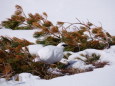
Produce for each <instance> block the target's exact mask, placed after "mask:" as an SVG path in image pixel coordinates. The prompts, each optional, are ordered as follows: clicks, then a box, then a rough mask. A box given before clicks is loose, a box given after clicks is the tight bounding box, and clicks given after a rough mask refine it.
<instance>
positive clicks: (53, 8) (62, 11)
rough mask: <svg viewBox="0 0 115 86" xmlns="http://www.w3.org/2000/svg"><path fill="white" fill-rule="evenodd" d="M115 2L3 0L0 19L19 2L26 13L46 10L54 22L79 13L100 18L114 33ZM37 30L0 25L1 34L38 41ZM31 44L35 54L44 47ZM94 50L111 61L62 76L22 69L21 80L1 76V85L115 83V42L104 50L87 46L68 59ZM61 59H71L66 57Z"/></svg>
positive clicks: (102, 85) (91, 85)
mask: <svg viewBox="0 0 115 86" xmlns="http://www.w3.org/2000/svg"><path fill="white" fill-rule="evenodd" d="M114 3H115V0H86V1H84V0H47V1H46V0H22V1H20V0H1V1H0V10H1V11H2V12H1V13H0V21H2V20H5V19H6V18H8V17H10V16H11V15H12V13H13V12H14V6H15V5H16V4H19V5H21V6H22V7H23V8H24V11H25V13H26V14H27V13H29V12H32V13H36V12H39V13H42V12H44V11H45V12H47V14H48V15H49V20H51V21H53V22H56V21H60V20H61V21H67V22H68V21H69V22H76V20H75V18H76V17H77V18H79V19H80V20H83V21H85V20H86V19H88V20H89V21H91V22H94V23H96V25H97V24H99V21H100V22H101V23H102V25H103V27H104V29H105V30H107V31H109V32H110V33H111V34H112V35H115V31H114V28H115V25H114V24H115V16H114V15H115V11H114V8H115V5H114ZM35 31H36V30H10V29H0V35H3V36H10V37H14V36H15V37H18V38H22V39H26V40H28V41H31V42H34V43H35V41H36V39H35V38H33V33H34V32H35ZM28 48H29V51H30V53H31V54H36V53H37V52H36V51H38V50H39V49H41V48H42V45H30V46H28ZM94 52H95V53H96V54H99V55H101V58H100V60H101V61H109V64H110V65H107V66H105V67H104V68H99V69H95V70H94V71H92V72H86V73H80V74H74V75H69V76H63V77H58V78H54V79H51V80H43V79H40V78H39V77H37V76H33V75H31V74H29V73H22V74H19V76H20V77H19V81H14V80H10V81H6V80H5V79H3V78H1V79H0V86H115V73H114V71H115V46H112V47H111V48H110V49H105V50H93V49H87V50H84V51H81V52H78V53H71V54H72V55H70V57H69V62H72V61H73V60H75V59H76V57H80V58H81V59H83V60H85V58H83V57H82V56H80V54H81V53H82V54H86V53H88V54H92V53H94ZM61 61H62V62H65V63H67V62H68V61H67V60H65V59H62V60H61ZM77 61H78V60H77ZM80 64H81V65H80ZM83 65H85V64H84V63H82V61H81V63H80V61H79V62H78V63H76V62H75V64H73V65H72V66H73V67H78V66H79V67H84V66H83ZM54 72H55V70H54Z"/></svg>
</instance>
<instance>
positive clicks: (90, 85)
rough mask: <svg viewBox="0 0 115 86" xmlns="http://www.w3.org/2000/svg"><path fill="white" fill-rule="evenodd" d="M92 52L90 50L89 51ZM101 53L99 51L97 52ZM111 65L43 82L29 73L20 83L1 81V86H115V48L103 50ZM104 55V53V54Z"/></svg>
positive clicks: (22, 75)
mask: <svg viewBox="0 0 115 86" xmlns="http://www.w3.org/2000/svg"><path fill="white" fill-rule="evenodd" d="M89 51H90V50H89ZM96 51H97V52H99V51H98V50H96ZM102 52H104V53H105V54H104V55H105V56H106V57H105V58H104V57H103V58H104V59H103V60H108V61H110V65H107V66H105V67H104V68H99V69H95V70H94V71H92V72H86V73H80V74H75V75H70V76H63V77H58V78H54V79H51V80H42V79H40V78H39V77H37V76H32V75H31V74H28V73H22V74H20V76H21V78H20V79H19V80H20V81H19V82H16V81H7V82H6V81H4V80H3V79H1V80H0V83H1V84H0V86H114V85H115V73H114V71H115V58H114V57H115V46H112V47H111V48H110V49H108V50H103V51H102ZM100 54H101V53H100ZM102 55H103V53H102Z"/></svg>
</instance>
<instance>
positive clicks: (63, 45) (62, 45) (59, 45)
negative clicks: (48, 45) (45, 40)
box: [57, 42, 68, 49]
mask: <svg viewBox="0 0 115 86" xmlns="http://www.w3.org/2000/svg"><path fill="white" fill-rule="evenodd" d="M66 46H68V45H67V44H66V43H64V42H61V43H59V44H58V45H57V47H60V48H63V49H64V48H65V47H66Z"/></svg>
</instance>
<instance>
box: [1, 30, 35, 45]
mask: <svg viewBox="0 0 115 86" xmlns="http://www.w3.org/2000/svg"><path fill="white" fill-rule="evenodd" d="M34 32H36V30H11V29H0V36H2V35H3V36H8V37H17V38H21V39H26V40H28V41H30V42H33V43H35V41H36V39H35V38H33V34H34Z"/></svg>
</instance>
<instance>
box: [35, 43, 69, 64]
mask: <svg viewBox="0 0 115 86" xmlns="http://www.w3.org/2000/svg"><path fill="white" fill-rule="evenodd" d="M65 46H67V44H65V43H59V44H58V45H57V46H53V45H49V46H45V47H43V48H42V49H40V50H39V51H38V53H37V54H38V56H39V58H40V60H41V61H43V62H46V63H49V64H52V63H55V62H59V61H60V60H61V59H62V58H63V56H64V54H63V50H64V47H65Z"/></svg>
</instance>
